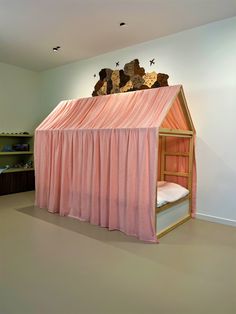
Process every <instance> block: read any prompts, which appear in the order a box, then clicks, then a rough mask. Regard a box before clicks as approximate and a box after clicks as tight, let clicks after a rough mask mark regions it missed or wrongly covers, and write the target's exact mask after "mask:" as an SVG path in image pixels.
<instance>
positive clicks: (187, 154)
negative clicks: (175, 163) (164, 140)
mask: <svg viewBox="0 0 236 314" xmlns="http://www.w3.org/2000/svg"><path fill="white" fill-rule="evenodd" d="M165 155H166V156H180V157H188V156H189V153H173V152H165Z"/></svg>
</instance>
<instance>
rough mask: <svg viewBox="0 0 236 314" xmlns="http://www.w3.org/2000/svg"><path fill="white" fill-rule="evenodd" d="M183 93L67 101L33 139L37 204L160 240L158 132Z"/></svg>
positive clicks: (156, 91)
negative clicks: (156, 221) (157, 234)
mask: <svg viewBox="0 0 236 314" xmlns="http://www.w3.org/2000/svg"><path fill="white" fill-rule="evenodd" d="M180 88H181V87H180V86H171V87H163V88H159V89H153V90H143V91H138V92H131V93H125V94H114V95H107V96H98V97H93V98H84V99H79V100H72V101H65V102H61V103H60V104H59V105H58V106H57V107H56V108H55V109H54V110H53V112H52V113H51V114H50V115H49V116H48V117H47V118H46V119H45V120H44V121H43V122H42V123H41V125H40V126H39V127H38V128H37V130H36V133H35V173H36V205H37V206H39V207H43V208H48V209H49V211H51V212H57V213H59V214H60V215H69V216H71V217H75V218H78V219H81V220H86V221H89V222H90V223H92V224H96V225H101V226H103V227H108V228H109V229H110V230H113V229H118V230H121V231H123V232H125V233H126V234H128V235H134V236H136V237H138V238H139V239H141V240H144V241H150V242H156V232H155V195H156V191H155V190H156V180H157V159H158V154H157V151H158V145H157V144H158V128H159V127H160V125H161V123H162V122H163V120H164V118H165V116H166V115H167V113H168V111H169V109H170V107H171V104H172V103H173V101H174V99H175V98H176V95H177V94H178V92H179V90H180Z"/></svg>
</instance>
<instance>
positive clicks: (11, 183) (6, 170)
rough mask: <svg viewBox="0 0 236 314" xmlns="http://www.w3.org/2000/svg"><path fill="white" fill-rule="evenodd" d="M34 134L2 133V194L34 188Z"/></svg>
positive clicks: (0, 156)
mask: <svg viewBox="0 0 236 314" xmlns="http://www.w3.org/2000/svg"><path fill="white" fill-rule="evenodd" d="M33 151H34V147H33V134H30V133H28V132H21V133H3V132H2V133H0V195H4V194H10V193H17V192H23V191H28V190H33V189H34V166H33V158H34V155H33Z"/></svg>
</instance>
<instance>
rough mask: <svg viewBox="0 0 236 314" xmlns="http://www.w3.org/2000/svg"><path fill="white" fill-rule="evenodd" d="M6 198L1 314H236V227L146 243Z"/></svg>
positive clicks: (195, 229)
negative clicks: (155, 242)
mask: <svg viewBox="0 0 236 314" xmlns="http://www.w3.org/2000/svg"><path fill="white" fill-rule="evenodd" d="M33 202H34V193H33V192H27V193H20V194H15V195H8V196H2V197H0V314H38V313H39V314H54V313H55V314H56V313H57V314H77V313H81V314H87V313H89V314H100V313H101V314H113V313H117V314H133V313H135V314H138V313H142V314H152V313H160V314H169V313H175V314H178V313H180V314H185V313H186V314H187V313H188V314H192V313H197V314H201V313H206V314H211V313H212V314H213V313H214V314H217V313H219V314H231V313H232V314H233V313H234V314H235V313H236V228H233V227H228V226H223V225H218V224H213V223H208V222H204V221H200V220H191V221H189V222H187V223H185V224H184V225H182V226H180V227H179V228H178V229H176V230H174V231H172V232H171V233H169V234H168V235H166V236H165V237H163V238H162V239H161V243H160V244H145V243H142V242H140V241H137V240H136V239H134V238H131V237H127V236H125V235H123V234H122V233H120V232H118V231H113V232H109V231H107V230H106V229H103V228H99V227H95V226H92V225H89V224H87V223H82V222H79V221H77V220H73V219H70V218H65V217H59V216H58V215H53V214H49V213H47V212H46V210H42V209H41V210H40V209H37V208H33V207H32V204H33Z"/></svg>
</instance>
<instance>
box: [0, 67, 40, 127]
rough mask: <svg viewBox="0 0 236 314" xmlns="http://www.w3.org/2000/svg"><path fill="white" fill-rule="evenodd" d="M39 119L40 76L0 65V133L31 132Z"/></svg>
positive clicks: (17, 68)
mask: <svg viewBox="0 0 236 314" xmlns="http://www.w3.org/2000/svg"><path fill="white" fill-rule="evenodd" d="M43 116H44V113H43V111H42V106H41V105H40V74H39V73H36V72H32V71H28V70H25V69H22V68H19V67H16V66H13V65H9V64H5V63H0V132H20V131H28V132H32V131H33V130H34V129H35V127H36V125H38V124H39V122H40V121H41V119H42V117H43Z"/></svg>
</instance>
